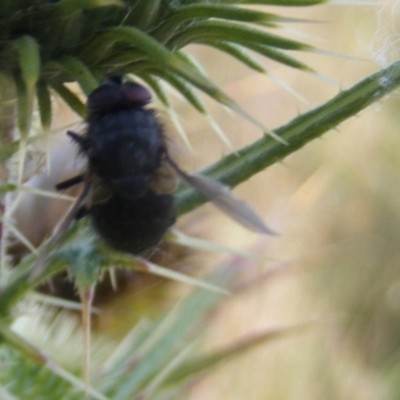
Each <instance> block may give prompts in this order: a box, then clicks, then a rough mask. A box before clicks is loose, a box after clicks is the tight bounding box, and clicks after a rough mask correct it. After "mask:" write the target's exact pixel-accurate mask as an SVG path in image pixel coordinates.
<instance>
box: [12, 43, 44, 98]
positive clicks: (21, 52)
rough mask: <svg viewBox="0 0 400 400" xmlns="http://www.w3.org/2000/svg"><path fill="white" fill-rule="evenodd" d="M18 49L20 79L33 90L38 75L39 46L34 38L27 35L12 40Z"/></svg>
mask: <svg viewBox="0 0 400 400" xmlns="http://www.w3.org/2000/svg"><path fill="white" fill-rule="evenodd" d="M14 45H15V47H16V49H17V51H18V57H19V66H20V68H21V74H22V79H23V81H24V82H25V85H26V87H27V88H28V90H29V91H30V90H33V88H34V87H35V85H36V82H37V81H38V79H39V75H40V64H41V63H40V47H39V44H38V42H37V41H36V39H35V38H33V37H32V36H29V35H25V36H21V37H19V38H18V39H16V40H14Z"/></svg>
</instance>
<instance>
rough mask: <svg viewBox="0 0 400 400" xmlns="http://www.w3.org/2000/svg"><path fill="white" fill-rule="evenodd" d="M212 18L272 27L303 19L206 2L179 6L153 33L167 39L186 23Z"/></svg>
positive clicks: (161, 38)
mask: <svg viewBox="0 0 400 400" xmlns="http://www.w3.org/2000/svg"><path fill="white" fill-rule="evenodd" d="M210 18H219V19H226V20H232V21H240V22H249V23H255V24H261V25H265V26H270V27H275V26H277V24H278V23H280V22H300V21H302V20H300V19H296V18H285V17H281V16H279V15H276V14H272V13H266V12H262V11H258V10H250V9H246V8H241V7H237V6H231V5H224V4H212V3H205V2H204V3H199V4H190V5H188V6H184V7H180V8H177V9H176V10H175V11H174V12H173V13H172V15H171V16H170V17H169V18H168V19H167V20H165V22H163V23H162V24H161V25H160V26H159V27H158V28H157V29H156V30H155V31H154V32H153V35H154V36H155V37H157V38H159V39H160V40H163V41H165V40H167V39H168V38H169V37H170V36H171V35H172V34H173V33H174V31H175V30H177V29H178V28H180V27H181V26H183V24H184V23H186V22H191V21H194V20H199V19H210Z"/></svg>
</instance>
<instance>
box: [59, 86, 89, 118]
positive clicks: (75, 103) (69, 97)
mask: <svg viewBox="0 0 400 400" xmlns="http://www.w3.org/2000/svg"><path fill="white" fill-rule="evenodd" d="M52 88H53V89H54V90H55V91H56V92H57V94H58V95H59V96H60V97H61V98H62V99H63V100H64V101H65V102H66V103H67V104H68V105H69V107H71V109H72V110H73V111H75V112H76V113H77V114H78V115H79V116H81V117H82V118H86V105H85V104H84V103H83V102H82V101H81V100H80V99H79V97H78V96H77V95H76V94H75V93H73V92H71V90H69V89H68V88H67V87H66V86H64V85H61V84H52Z"/></svg>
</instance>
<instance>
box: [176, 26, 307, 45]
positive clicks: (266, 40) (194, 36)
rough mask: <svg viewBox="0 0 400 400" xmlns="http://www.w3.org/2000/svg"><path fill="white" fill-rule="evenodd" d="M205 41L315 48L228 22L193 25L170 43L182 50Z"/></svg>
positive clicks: (178, 34)
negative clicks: (189, 45)
mask: <svg viewBox="0 0 400 400" xmlns="http://www.w3.org/2000/svg"><path fill="white" fill-rule="evenodd" d="M204 39H211V40H223V41H227V42H234V43H239V44H240V43H246V42H255V43H260V44H263V45H268V46H272V47H278V48H281V49H286V50H303V51H304V50H312V49H313V47H312V46H310V45H306V44H304V43H301V42H298V41H295V40H291V39H286V38H284V37H282V36H278V35H274V34H272V33H269V32H265V31H261V30H259V29H255V28H252V27H249V26H245V25H243V24H238V23H233V22H226V21H214V20H207V21H200V22H196V23H193V24H192V25H190V26H189V27H188V28H186V29H185V30H184V31H183V32H180V33H177V34H175V35H173V36H172V37H171V39H169V41H168V45H169V46H170V47H172V48H182V47H184V46H186V45H188V44H191V43H198V42H201V41H202V40H204Z"/></svg>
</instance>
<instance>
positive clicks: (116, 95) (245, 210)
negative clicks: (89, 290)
mask: <svg viewBox="0 0 400 400" xmlns="http://www.w3.org/2000/svg"><path fill="white" fill-rule="evenodd" d="M150 100H151V94H150V92H149V91H148V89H146V88H145V87H144V86H141V85H139V84H136V83H130V82H123V80H122V77H120V76H116V77H110V78H108V79H107V80H106V81H105V83H103V84H102V85H100V86H99V87H98V88H97V89H96V90H94V91H93V92H92V93H91V94H90V95H89V97H88V101H87V111H88V118H87V123H88V125H87V130H86V132H85V133H84V134H83V135H78V134H76V133H74V132H67V134H68V135H69V136H70V137H71V138H72V140H73V141H74V142H76V143H77V145H78V146H79V150H80V152H81V154H83V155H84V156H85V157H86V158H87V169H86V171H85V172H84V173H83V174H82V175H78V176H75V177H73V178H71V179H68V180H67V181H64V182H60V183H59V184H58V185H56V188H57V189H58V190H63V189H66V188H68V187H70V186H73V185H76V184H77V183H80V182H83V181H84V182H85V183H86V188H87V193H85V194H84V195H82V197H83V200H82V203H81V204H80V207H79V208H78V210H77V212H76V215H75V217H76V218H77V219H79V218H82V217H84V216H86V215H89V216H90V218H91V221H92V225H93V227H94V229H95V230H96V231H97V233H98V234H99V235H100V236H101V237H102V238H103V239H104V240H105V241H106V242H107V243H108V244H109V245H110V246H111V247H113V248H114V249H116V250H119V251H123V252H128V253H131V254H139V253H141V252H143V251H144V250H147V249H149V248H150V247H153V246H155V245H157V244H158V243H159V242H160V240H161V239H162V238H163V236H164V235H165V233H166V231H167V230H168V228H169V227H170V226H171V225H173V224H174V222H175V219H176V217H175V206H174V199H173V196H172V193H173V192H174V190H175V188H176V181H177V178H178V177H179V178H180V179H182V180H183V181H184V182H185V183H186V184H188V185H191V186H193V187H195V188H196V189H197V190H198V191H199V192H200V193H201V194H203V195H204V196H205V197H207V198H208V199H210V200H211V201H212V202H213V203H214V204H215V205H216V206H217V207H218V208H220V209H221V210H222V211H224V212H225V213H227V214H228V215H229V216H230V217H232V218H233V219H235V220H236V221H237V222H239V223H240V224H242V225H243V226H245V227H247V228H248V229H251V230H253V231H256V232H260V233H266V234H272V233H273V232H272V231H271V230H270V229H269V228H268V227H266V226H265V224H264V223H263V221H262V220H261V219H260V218H259V217H258V216H257V215H256V214H255V213H254V211H253V210H252V209H251V208H250V207H249V206H248V205H247V204H246V203H244V202H242V201H240V200H238V199H236V198H234V197H233V196H232V195H231V193H230V191H229V188H228V187H227V186H225V185H222V184H221V183H219V182H216V181H213V180H211V179H209V178H206V177H204V176H199V175H190V174H187V173H186V172H184V171H182V170H181V169H180V168H179V166H178V165H177V164H176V163H175V162H174V161H173V160H172V159H171V157H170V156H169V154H168V150H167V147H166V140H165V137H164V133H163V127H162V125H161V123H160V122H159V121H158V119H157V117H156V115H155V112H154V111H153V110H150V109H148V108H147V105H148V103H149V102H150Z"/></svg>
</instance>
